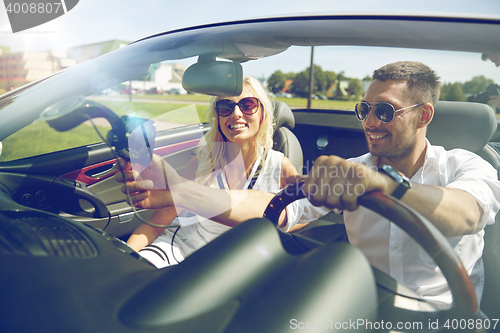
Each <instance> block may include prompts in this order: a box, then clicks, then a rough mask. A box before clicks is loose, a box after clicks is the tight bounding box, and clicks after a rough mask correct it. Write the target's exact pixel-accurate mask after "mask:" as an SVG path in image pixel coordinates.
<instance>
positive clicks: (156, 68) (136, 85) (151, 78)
mask: <svg viewBox="0 0 500 333" xmlns="http://www.w3.org/2000/svg"><path fill="white" fill-rule="evenodd" d="M185 70H186V66H185V65H184V64H181V63H157V64H153V65H151V67H150V69H149V74H148V75H147V76H145V77H144V79H143V80H134V81H132V82H130V86H131V87H132V89H133V91H135V92H136V93H140V92H143V93H151V94H162V93H164V92H165V93H170V94H186V93H187V92H186V90H184V88H183V87H182V76H183V75H184V71H185Z"/></svg>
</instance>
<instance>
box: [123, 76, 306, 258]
mask: <svg viewBox="0 0 500 333" xmlns="http://www.w3.org/2000/svg"><path fill="white" fill-rule="evenodd" d="M207 113H208V115H209V117H208V118H209V122H210V124H211V128H210V130H209V131H208V132H207V134H206V135H205V137H204V140H202V141H204V142H203V145H201V144H200V147H199V148H198V150H197V156H196V157H195V158H193V159H192V160H191V161H190V162H189V163H188V165H187V166H186V168H185V169H184V170H183V172H182V174H181V175H182V176H183V177H185V178H187V179H191V180H195V181H196V182H197V183H201V184H205V185H207V186H210V187H213V188H218V189H226V190H246V189H255V190H259V191H261V192H269V193H275V192H277V191H279V190H280V189H281V188H283V187H284V186H285V179H286V177H288V176H293V175H297V174H298V173H297V170H296V169H295V168H294V166H293V165H292V163H291V162H290V161H289V160H288V158H286V157H285V156H283V154H282V153H280V152H277V151H274V150H272V149H271V147H272V135H273V120H274V117H273V105H272V103H271V101H270V100H269V98H268V97H267V94H266V91H265V90H264V88H263V87H262V86H261V84H260V83H259V81H258V80H257V79H255V78H253V77H245V78H244V81H243V91H242V93H241V95H239V96H235V97H217V98H214V99H213V100H212V102H211V104H210V107H209V108H208V110H207ZM128 179H130V178H128ZM214 199H215V200H216V198H214ZM143 207H144V206H143ZM286 214H287V217H288V224H287V225H286V226H285V229H286V230H289V229H290V228H291V227H292V226H293V224H294V223H293V222H294V221H295V220H296V219H297V218H296V215H297V212H296V207H295V206H293V205H290V206H289V207H288V208H287V212H286ZM177 215H178V214H177V211H176V209H175V207H167V208H164V209H160V210H157V211H156V212H155V213H154V214H153V215H152V216H151V218H150V219H149V222H152V223H154V224H160V225H165V227H164V228H158V227H152V226H150V225H146V224H144V225H141V226H140V227H139V228H137V229H136V230H135V232H134V233H133V234H132V235H131V236H130V238H129V240H128V241H127V243H128V244H129V245H130V246H131V247H132V248H133V249H134V250H135V251H138V252H139V253H140V254H141V256H143V257H145V258H146V259H148V260H149V261H151V262H152V263H153V264H154V265H156V266H157V267H158V268H162V267H165V266H169V265H172V264H176V263H178V262H180V261H182V260H183V259H184V258H185V257H187V256H188V255H189V254H191V253H192V252H194V251H196V250H197V249H199V248H201V247H202V246H204V245H205V244H207V243H208V242H210V241H212V240H213V239H215V238H216V237H217V236H219V235H221V234H222V233H224V232H225V231H227V230H229V229H230V226H232V225H234V224H236V223H226V225H224V224H221V223H217V222H214V221H212V220H209V219H207V218H203V217H201V216H197V215H193V214H191V216H189V214H187V215H188V216H186V214H185V212H183V213H181V214H179V217H178V218H177V219H176V217H177ZM174 219H176V220H177V221H176V222H178V224H180V225H181V226H182V227H177V228H176V229H175V228H172V227H170V228H168V229H167V228H166V227H167V226H169V225H170V224H171V223H172V221H174ZM149 244H151V245H149Z"/></svg>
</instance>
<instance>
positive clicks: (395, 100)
mask: <svg viewBox="0 0 500 333" xmlns="http://www.w3.org/2000/svg"><path fill="white" fill-rule="evenodd" d="M407 95H408V94H407V89H406V83H405V82H404V81H391V80H387V81H379V80H374V81H373V82H372V83H371V84H370V86H369V88H368V90H367V91H366V94H365V98H364V99H363V101H364V102H366V103H368V104H370V105H373V104H375V103H377V102H387V103H390V104H392V105H393V106H394V109H395V110H398V109H401V108H404V107H407V106H410V105H412V104H414V103H413V102H412V101H411V100H410V98H409V97H408V96H407ZM416 109H417V108H409V109H407V110H402V111H400V112H396V114H395V116H394V119H393V120H392V121H391V122H390V123H383V122H381V121H380V120H379V119H378V118H377V116H376V115H375V113H374V112H373V109H372V110H371V111H370V113H369V114H368V117H367V118H366V119H365V120H364V121H363V122H362V125H363V129H364V131H365V136H366V140H367V142H368V148H369V149H370V152H371V153H372V154H373V155H375V156H379V157H385V158H388V159H390V160H393V161H394V162H396V161H399V160H402V159H404V158H406V157H407V156H408V155H409V154H410V153H411V152H412V150H413V149H414V147H415V143H416V131H417V117H416V111H415V110H416Z"/></svg>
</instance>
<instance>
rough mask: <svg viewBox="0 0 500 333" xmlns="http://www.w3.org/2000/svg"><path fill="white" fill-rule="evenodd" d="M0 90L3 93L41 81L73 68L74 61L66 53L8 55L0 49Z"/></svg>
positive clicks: (19, 53)
mask: <svg viewBox="0 0 500 333" xmlns="http://www.w3.org/2000/svg"><path fill="white" fill-rule="evenodd" d="M0 50H1V51H2V54H1V55H0V89H3V90H5V91H9V90H12V89H14V88H17V87H20V86H22V85H25V84H27V83H29V82H33V81H36V80H39V79H42V78H44V77H46V76H49V75H51V74H52V73H55V72H58V71H60V70H63V69H65V68H68V67H71V66H74V65H75V64H76V61H75V60H74V59H70V58H68V57H67V54H66V51H63V50H51V51H46V52H40V51H23V52H16V53H10V52H9V50H6V49H5V48H0Z"/></svg>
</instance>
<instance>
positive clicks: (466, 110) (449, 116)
mask: <svg viewBox="0 0 500 333" xmlns="http://www.w3.org/2000/svg"><path fill="white" fill-rule="evenodd" d="M496 129H497V119H496V117H495V113H494V112H493V110H492V109H491V107H490V106H489V105H486V104H480V103H471V102H449V101H439V102H438V103H437V105H436V108H435V110H434V118H433V119H432V121H431V123H430V124H429V126H428V128H427V138H428V139H429V141H430V142H431V143H432V144H433V145H436V146H443V147H444V148H445V149H447V150H449V149H453V148H462V149H466V150H469V151H472V152H474V153H477V152H479V151H481V150H482V149H483V147H484V146H485V145H486V144H487V143H488V142H489V141H490V139H491V137H492V136H493V134H494V133H495V131H496Z"/></svg>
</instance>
